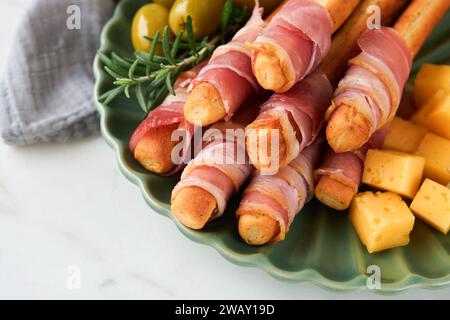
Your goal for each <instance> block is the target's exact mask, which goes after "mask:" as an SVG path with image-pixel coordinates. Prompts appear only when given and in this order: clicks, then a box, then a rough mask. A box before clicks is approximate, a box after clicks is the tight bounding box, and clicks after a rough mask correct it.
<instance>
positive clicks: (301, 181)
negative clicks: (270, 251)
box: [236, 137, 323, 242]
mask: <svg viewBox="0 0 450 320" xmlns="http://www.w3.org/2000/svg"><path fill="white" fill-rule="evenodd" d="M322 141H323V139H322V138H321V137H319V138H317V139H316V140H315V142H314V143H313V144H311V145H310V146H309V147H307V148H306V149H305V150H303V152H302V153H300V154H299V155H298V156H297V158H296V159H294V161H292V162H291V164H289V165H288V166H287V167H285V168H283V169H281V170H279V171H278V172H277V174H275V175H271V176H269V175H262V174H261V173H260V172H259V171H257V172H255V174H254V176H253V177H252V179H251V181H250V183H249V185H248V187H247V188H246V189H245V191H244V193H243V196H242V200H241V203H240V205H239V209H238V211H237V213H236V215H237V216H241V215H244V214H251V212H264V213H265V214H267V215H269V216H270V217H271V218H272V219H274V220H275V221H277V222H278V223H279V225H280V232H279V234H278V235H276V236H275V237H274V238H273V239H272V240H271V242H278V241H281V240H284V238H285V237H286V233H287V232H288V231H289V227H290V226H291V224H292V222H293V221H294V218H295V216H296V215H297V214H298V213H299V212H300V211H301V210H302V209H303V206H304V205H305V203H306V202H308V201H309V200H311V199H312V197H313V195H314V179H313V173H314V169H315V167H316V165H317V164H318V161H319V158H320V151H321V147H322Z"/></svg>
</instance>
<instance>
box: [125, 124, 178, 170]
mask: <svg viewBox="0 0 450 320" xmlns="http://www.w3.org/2000/svg"><path fill="white" fill-rule="evenodd" d="M177 128H178V124H173V125H168V126H165V127H162V128H158V129H155V130H151V131H150V132H149V133H147V134H146V135H145V136H144V137H143V138H142V139H141V140H140V141H139V142H138V144H137V145H136V149H135V150H134V157H135V159H136V160H137V161H138V162H139V163H140V164H141V165H142V166H143V167H144V168H145V169H147V170H148V171H151V172H155V173H159V174H161V173H167V172H169V171H170V170H171V169H173V168H174V167H175V164H174V163H173V162H172V159H171V152H170V150H172V148H173V147H174V146H175V144H176V143H177V142H176V141H172V139H171V136H172V132H173V131H175V130H176V129H177ZM168 150H169V152H168Z"/></svg>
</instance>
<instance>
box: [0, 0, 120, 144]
mask: <svg viewBox="0 0 450 320" xmlns="http://www.w3.org/2000/svg"><path fill="white" fill-rule="evenodd" d="M113 7H114V1H113V0H35V1H34V2H32V4H31V6H30V7H29V8H28V10H27V13H26V15H25V17H24V19H23V20H22V22H21V25H20V28H19V31H18V33H17V35H16V38H15V41H14V44H13V47H12V52H11V57H10V59H9V61H8V64H7V67H6V72H5V74H4V76H3V79H2V81H1V83H0V129H1V131H2V137H3V139H4V140H5V142H7V143H10V144H31V143H35V142H39V141H46V142H50V141H51V142H53V141H57V142H64V141H69V140H73V139H77V138H81V137H85V136H87V135H89V134H91V133H93V132H95V131H97V130H98V127H99V121H98V115H97V112H96V111H95V104H94V101H93V81H94V76H93V73H92V63H93V60H94V56H95V53H96V50H97V49H98V46H99V39H100V32H101V28H102V26H103V24H104V23H105V22H106V20H107V19H108V18H109V17H110V16H111V14H112V10H113Z"/></svg>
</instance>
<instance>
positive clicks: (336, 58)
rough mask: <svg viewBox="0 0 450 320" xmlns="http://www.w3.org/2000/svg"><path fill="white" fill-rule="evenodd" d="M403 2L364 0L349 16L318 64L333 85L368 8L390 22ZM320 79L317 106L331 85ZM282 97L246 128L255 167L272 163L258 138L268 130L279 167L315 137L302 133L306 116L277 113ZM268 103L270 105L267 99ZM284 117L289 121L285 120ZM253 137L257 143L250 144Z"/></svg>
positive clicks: (350, 53)
mask: <svg viewBox="0 0 450 320" xmlns="http://www.w3.org/2000/svg"><path fill="white" fill-rule="evenodd" d="M405 4H406V0H399V1H391V0H364V1H363V2H361V4H360V5H359V6H358V7H357V8H356V9H355V11H354V13H353V14H352V16H351V17H350V18H349V19H348V20H347V21H346V22H345V24H344V25H343V26H342V27H341V28H340V29H339V31H338V32H337V33H336V34H335V35H334V37H333V41H332V45H331V50H330V53H329V54H328V56H327V57H326V58H325V60H324V61H323V63H322V64H321V66H320V69H321V70H323V72H324V73H325V74H326V76H327V78H328V80H330V81H331V82H332V84H334V85H335V84H337V82H338V80H339V79H340V78H341V77H342V75H343V72H345V69H346V65H347V62H348V59H350V58H351V57H352V56H354V54H355V50H357V49H358V48H357V45H356V42H357V40H358V39H359V37H360V35H361V34H362V33H363V32H364V31H365V30H367V21H368V19H369V18H370V16H371V15H372V14H373V11H371V10H370V9H371V7H373V6H374V5H376V6H377V8H379V9H380V10H381V12H382V13H383V15H382V21H381V22H382V23H385V24H390V23H391V22H392V21H393V20H394V19H395V17H396V16H397V15H398V13H399V12H400V11H401V10H402V9H403V8H404V6H405ZM302 81H305V80H302ZM302 81H301V82H302ZM301 82H300V83H297V84H296V85H295V86H294V88H297V87H299V86H301ZM322 82H323V84H319V83H316V84H315V85H314V86H315V87H314V88H313V90H312V91H311V92H310V93H309V94H314V96H318V97H319V98H317V100H316V104H318V105H319V106H322V102H321V101H325V102H324V103H326V104H329V102H330V100H328V101H326V99H328V98H330V96H329V89H328V88H329V87H330V86H329V85H328V84H325V82H326V81H325V80H323V81H322ZM294 88H292V89H291V90H289V91H288V92H287V93H286V94H287V95H289V94H290V93H291V92H296V91H295V89H294ZM283 96H284V95H283V94H277V95H275V96H274V99H273V100H274V102H276V103H272V104H271V108H267V109H266V110H264V111H263V113H262V114H261V115H260V116H259V117H258V120H257V121H255V122H253V123H252V124H251V125H250V126H249V127H248V128H249V129H252V130H248V134H247V150H248V152H249V154H250V158H251V160H252V162H253V163H254V165H255V166H256V167H257V168H258V169H264V168H266V167H271V163H270V162H269V161H268V160H267V157H264V154H265V151H264V150H261V144H260V143H259V142H260V141H261V140H262V141H271V137H269V136H267V137H265V135H270V134H271V132H277V131H278V132H279V133H280V135H279V137H278V141H277V143H278V147H279V149H278V150H276V148H274V149H273V148H272V147H273V146H272V145H270V146H268V147H267V149H268V150H271V151H273V152H272V153H271V154H272V157H271V158H272V159H275V160H277V159H279V164H280V166H281V167H283V166H285V165H287V164H288V163H289V161H291V160H292V159H293V158H295V157H296V155H297V154H298V152H300V150H301V149H302V148H303V147H304V146H305V142H306V141H309V142H310V141H312V138H313V137H314V135H312V137H311V135H307V134H306V135H305V133H307V132H312V131H308V130H311V127H310V126H309V127H308V123H309V121H308V120H307V119H302V120H301V121H297V120H299V117H298V116H297V117H293V114H291V113H288V112H287V110H289V109H287V110H286V108H284V109H285V111H283V112H280V111H281V110H283V108H282V107H280V106H279V105H281V106H283V105H285V104H280V103H279V101H278V100H280V99H279V97H283ZM314 99H316V98H314ZM322 99H323V100H322ZM271 100H272V99H271ZM267 104H269V102H268V103H267ZM274 105H276V106H277V108H273V106H274ZM294 105H295V106H296V108H294V109H300V111H301V110H305V109H304V108H303V107H305V105H304V104H302V103H294ZM269 109H271V110H269ZM307 110H308V109H307ZM311 110H312V111H313V113H308V112H306V114H307V115H315V116H316V118H315V117H312V119H313V120H314V121H317V118H318V119H322V116H323V109H322V108H321V107H313V108H311ZM286 118H287V119H288V120H289V121H288V120H286ZM296 119H297V120H296ZM319 122H320V121H319ZM319 122H316V123H315V125H316V129H314V130H313V132H314V133H317V124H319ZM252 139H253V141H256V142H254V143H250V141H252Z"/></svg>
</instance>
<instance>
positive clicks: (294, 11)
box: [247, 0, 359, 93]
mask: <svg viewBox="0 0 450 320" xmlns="http://www.w3.org/2000/svg"><path fill="white" fill-rule="evenodd" d="M358 3H359V0H351V1H336V0H326V1H313V0H288V1H286V3H285V4H283V5H282V7H281V8H280V9H279V10H278V11H277V12H276V13H275V14H274V15H273V16H272V17H271V19H270V22H269V23H268V25H267V27H266V28H265V29H264V30H263V32H262V33H261V34H260V35H259V36H258V37H257V38H256V39H255V40H254V41H248V42H247V46H248V47H249V48H251V49H252V67H253V72H254V74H255V76H256V78H257V79H258V82H259V84H260V85H261V86H262V87H263V88H265V89H267V90H273V91H275V92H278V93H280V92H286V91H288V90H289V89H291V88H292V87H293V86H294V85H295V84H296V83H297V82H298V81H300V80H302V79H303V78H304V77H306V76H307V75H308V74H309V73H311V72H312V71H314V70H315V69H316V67H317V66H318V65H319V63H320V62H321V61H322V59H323V58H324V57H325V56H326V54H327V53H328V51H329V50H330V46H331V35H332V33H333V30H336V29H337V28H338V27H339V26H340V25H341V24H342V23H343V22H344V21H345V20H346V19H347V18H348V17H349V16H350V14H351V13H352V11H353V10H354V9H355V7H356V6H357V5H358Z"/></svg>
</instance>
